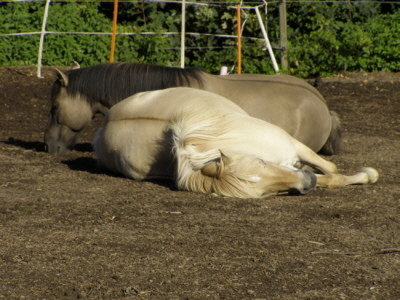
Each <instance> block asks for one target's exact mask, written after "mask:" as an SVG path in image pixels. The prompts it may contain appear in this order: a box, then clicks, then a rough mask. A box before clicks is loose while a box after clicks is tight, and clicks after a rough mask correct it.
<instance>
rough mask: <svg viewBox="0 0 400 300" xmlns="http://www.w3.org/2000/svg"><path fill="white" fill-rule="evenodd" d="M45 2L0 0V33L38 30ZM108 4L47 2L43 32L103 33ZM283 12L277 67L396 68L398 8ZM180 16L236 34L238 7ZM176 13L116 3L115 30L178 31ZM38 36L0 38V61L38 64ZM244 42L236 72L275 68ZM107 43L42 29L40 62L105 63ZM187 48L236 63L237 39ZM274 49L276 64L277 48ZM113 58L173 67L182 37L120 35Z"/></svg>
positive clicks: (272, 9) (206, 63)
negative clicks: (284, 44)
mask: <svg viewBox="0 0 400 300" xmlns="http://www.w3.org/2000/svg"><path fill="white" fill-rule="evenodd" d="M245 2H246V1H245ZM260 4H261V3H260ZM230 5H232V4H230ZM253 6H254V3H253ZM44 7H45V2H42V1H41V2H37V1H36V2H16V3H10V2H8V3H2V4H0V15H1V16H2V18H1V20H0V24H1V27H0V28H1V30H0V33H1V34H12V33H21V32H40V30H41V26H42V18H43V13H44ZM268 8H269V12H268V15H267V18H268V22H267V23H268V33H269V37H270V40H271V42H272V43H273V45H274V44H275V46H277V44H278V43H279V27H278V24H279V19H278V18H279V14H278V7H277V5H273V4H269V6H268ZM112 10H113V4H112V2H109V3H104V2H103V3H101V2H52V3H51V5H50V12H49V19H48V24H47V28H46V30H47V31H57V32H104V33H107V32H110V31H111V23H112ZM287 15H288V41H289V47H288V49H289V50H288V59H289V62H290V67H289V70H283V72H286V73H289V74H294V75H296V76H301V77H310V76H320V75H329V74H333V73H337V72H339V71H343V70H347V71H359V70H360V69H362V70H365V71H380V70H382V71H392V72H394V71H399V70H400V60H399V57H400V45H399V41H400V10H399V9H398V6H395V5H390V6H388V5H386V6H385V7H384V6H383V5H381V4H379V3H378V2H364V1H356V2H354V1H353V2H349V3H348V4H346V3H343V2H340V3H325V2H321V3H315V2H313V3H308V2H304V3H302V2H298V3H290V4H289V3H288V4H287ZM186 17H187V22H186V31H187V32H200V33H208V34H215V35H236V12H235V11H234V10H229V9H227V8H226V7H221V6H197V5H187V12H186ZM180 18H181V6H180V5H179V4H171V3H161V4H160V3H154V2H142V3H133V2H132V3H126V2H121V3H120V6H119V15H118V32H119V33H143V32H159V33H163V32H179V31H180V28H181V19H180ZM246 18H247V20H246V26H245V31H244V33H243V34H244V36H248V37H258V38H262V35H261V32H260V27H259V24H258V21H257V18H256V15H255V13H254V12H251V11H249V10H246V11H245V15H243V17H242V19H246ZM39 38H40V36H39V35H24V36H0V41H1V47H0V65H3V66H6V65H13V66H19V65H35V64H37V55H38V46H39ZM242 42H243V45H242V51H243V53H242V65H243V67H242V72H245V73H262V74H272V73H274V71H273V68H272V64H271V59H270V57H269V55H268V52H267V51H266V49H265V45H264V43H263V42H262V40H253V39H245V38H244V39H243V40H242ZM274 42H275V43H274ZM110 43H111V37H110V35H85V34H82V35H76V34H48V35H46V36H45V43H44V49H43V58H42V64H43V65H50V66H51V65H66V66H67V65H71V64H72V62H73V61H74V60H75V61H78V62H79V63H80V64H81V65H82V66H89V65H94V64H98V63H101V62H106V61H108V59H109V52H110ZM186 47H187V49H186V52H185V54H186V57H185V63H186V65H187V66H196V67H202V68H204V69H205V70H207V71H208V72H210V73H218V72H219V69H220V66H221V65H228V66H234V65H236V57H237V52H236V39H232V38H220V37H215V36H197V35H195V36H193V35H188V36H187V37H186ZM274 52H275V55H276V58H277V61H278V62H279V56H280V51H279V50H274ZM115 61H129V62H143V63H151V64H160V65H168V66H179V64H180V36H179V35H129V36H126V35H118V37H117V44H116V52H115Z"/></svg>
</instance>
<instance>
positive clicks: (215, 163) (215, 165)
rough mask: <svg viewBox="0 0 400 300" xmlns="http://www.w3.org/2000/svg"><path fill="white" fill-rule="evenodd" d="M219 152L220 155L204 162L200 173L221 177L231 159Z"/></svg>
mask: <svg viewBox="0 0 400 300" xmlns="http://www.w3.org/2000/svg"><path fill="white" fill-rule="evenodd" d="M220 153H221V156H220V157H217V158H215V159H212V160H209V161H208V162H206V163H205V164H204V166H203V167H202V168H201V174H203V175H204V176H208V177H213V178H221V176H222V174H223V173H224V170H225V167H226V166H228V165H230V163H231V159H230V158H229V157H228V156H226V155H225V154H223V153H222V152H221V151H220Z"/></svg>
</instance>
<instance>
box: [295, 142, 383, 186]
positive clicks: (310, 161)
mask: <svg viewBox="0 0 400 300" xmlns="http://www.w3.org/2000/svg"><path fill="white" fill-rule="evenodd" d="M293 141H294V146H295V148H296V152H297V155H298V156H299V158H300V161H301V163H303V164H306V165H309V166H311V167H313V168H315V169H316V170H319V171H321V172H322V173H323V174H322V175H321V174H317V186H320V187H328V188H335V187H341V186H345V185H349V184H367V183H374V182H376V181H377V180H378V178H379V173H378V172H377V171H376V170H375V169H373V168H362V169H361V171H360V172H359V173H357V174H355V175H353V176H346V175H342V174H338V171H337V166H336V165H335V164H334V163H332V162H329V161H327V160H325V159H323V158H322V157H320V156H319V155H318V154H316V153H315V152H314V151H312V150H311V149H310V148H308V147H307V146H305V145H304V144H302V143H300V142H299V141H297V140H295V139H294V140H293Z"/></svg>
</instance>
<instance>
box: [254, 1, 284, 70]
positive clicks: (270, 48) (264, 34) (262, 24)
mask: <svg viewBox="0 0 400 300" xmlns="http://www.w3.org/2000/svg"><path fill="white" fill-rule="evenodd" d="M255 10H256V15H257V18H258V22H259V23H260V27H261V31H262V34H263V36H264V40H265V45H266V46H267V49H268V52H269V56H270V57H271V60H272V65H273V67H274V70H275V73H277V74H279V67H278V64H277V63H276V59H275V56H274V52H273V51H272V47H271V44H270V42H269V38H268V35H267V32H266V30H265V27H264V23H263V21H262V19H261V15H260V11H259V10H258V6H256V8H255Z"/></svg>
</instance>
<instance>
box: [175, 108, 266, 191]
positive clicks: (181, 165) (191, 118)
mask: <svg viewBox="0 0 400 300" xmlns="http://www.w3.org/2000/svg"><path fill="white" fill-rule="evenodd" d="M235 120H236V119H235V115H233V114H226V113H221V112H218V111H217V112H213V113H211V114H210V112H209V111H205V112H195V113H192V114H190V115H186V116H183V115H180V116H179V117H178V118H176V119H175V120H174V121H173V122H172V125H171V127H170V128H171V131H172V136H173V151H174V154H175V159H176V160H177V170H176V184H177V186H178V188H179V189H182V190H190V191H197V192H202V193H207V194H213V193H215V194H219V195H223V196H229V197H238V198H259V197H261V196H262V197H266V196H268V195H267V194H266V195H259V193H257V190H256V189H255V185H256V184H257V182H259V180H260V178H259V177H257V176H255V175H253V174H254V172H252V170H251V168H252V167H251V165H252V162H254V161H255V160H257V161H260V159H258V158H257V157H252V156H243V155H240V154H236V155H234V157H232V159H231V158H228V157H226V156H225V155H224V153H222V152H221V150H220V149H217V148H214V149H210V150H206V151H201V150H202V146H203V145H204V144H207V143H208V142H212V141H219V142H221V143H223V141H224V139H225V140H226V139H229V136H228V133H229V132H230V131H231V130H232V129H233V128H235V127H236V126H238V123H237V122H235Z"/></svg>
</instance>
